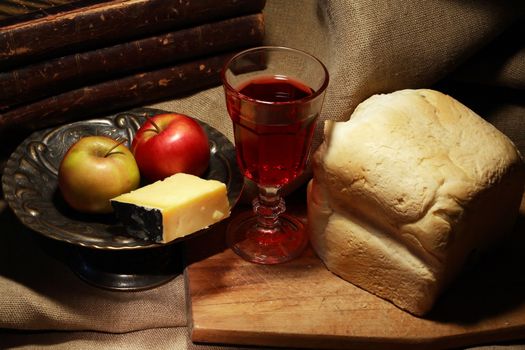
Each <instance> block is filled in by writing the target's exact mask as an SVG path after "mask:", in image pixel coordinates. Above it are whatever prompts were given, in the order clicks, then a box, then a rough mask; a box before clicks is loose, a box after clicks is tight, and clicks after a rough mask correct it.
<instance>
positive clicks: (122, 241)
mask: <svg viewBox="0 0 525 350" xmlns="http://www.w3.org/2000/svg"><path fill="white" fill-rule="evenodd" d="M158 113H166V111H162V110H158V109H151V108H141V109H134V110H131V111H128V112H125V113H119V114H116V115H113V116H110V117H107V118H100V119H92V120H87V121H80V122H75V123H71V124H67V125H63V126H59V127H56V128H52V129H47V130H43V131H38V132H35V133H33V134H32V135H31V136H30V137H28V138H27V139H26V140H25V141H24V142H22V144H20V145H19V146H18V148H17V149H16V150H15V152H13V154H12V155H11V157H10V158H9V160H8V162H7V164H6V167H5V171H4V175H3V177H2V185H3V190H4V194H5V199H6V201H7V203H8V204H9V206H10V207H11V208H12V209H13V211H14V212H15V214H16V215H17V217H18V218H19V219H20V220H21V222H22V223H23V224H25V225H26V226H28V227H29V228H31V229H32V230H34V231H36V232H39V233H41V234H42V235H45V236H47V237H49V238H52V239H55V240H59V241H63V242H68V243H71V244H74V245H78V246H82V247H88V248H96V249H102V250H131V249H142V248H152V247H158V246H163V244H156V243H151V242H146V241H141V240H137V239H135V238H132V237H130V236H128V235H126V233H125V228H124V227H123V225H122V224H120V223H119V222H118V221H117V220H116V218H115V217H114V215H112V214H109V215H100V216H93V215H85V214H80V213H78V212H75V211H73V210H72V209H70V208H69V207H68V206H67V204H66V203H65V202H64V201H63V200H62V197H61V195H60V193H59V191H58V187H57V176H58V167H59V165H60V161H61V159H62V157H63V155H64V154H65V152H66V151H67V150H68V148H69V147H70V146H71V145H72V144H73V143H74V142H76V141H77V140H79V139H80V138H81V137H83V136H87V135H106V136H110V137H113V138H118V137H120V138H126V139H127V140H132V139H133V136H134V134H135V132H136V131H137V129H138V128H139V127H140V125H141V124H142V123H143V122H144V121H145V119H146V116H148V115H154V114H158ZM199 122H200V121H199ZM200 123H201V125H202V126H203V127H204V129H205V130H206V132H207V134H208V137H209V140H210V150H211V160H210V165H209V169H208V171H207V173H206V174H205V175H204V176H203V177H205V178H208V179H217V180H220V181H222V182H224V183H226V185H227V188H228V198H229V201H230V207H233V206H234V205H235V203H236V201H237V200H238V198H239V196H240V193H241V190H242V184H243V177H242V175H241V173H240V172H239V169H238V168H237V165H236V161H235V149H234V146H233V145H232V143H231V142H230V141H229V140H228V139H227V138H226V137H225V136H224V135H223V134H221V133H220V132H219V131H217V130H216V129H214V128H212V127H211V126H209V125H207V124H206V123H204V122H200ZM128 146H129V143H128Z"/></svg>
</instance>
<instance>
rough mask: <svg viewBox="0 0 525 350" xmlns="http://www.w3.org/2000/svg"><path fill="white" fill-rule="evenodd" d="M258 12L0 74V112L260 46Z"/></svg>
mask: <svg viewBox="0 0 525 350" xmlns="http://www.w3.org/2000/svg"><path fill="white" fill-rule="evenodd" d="M263 36H264V21H263V15H262V14H261V13H258V14H253V15H246V16H240V17H233V18H228V19H225V20H220V21H216V22H211V23H205V24H201V25H198V26H195V27H190V28H184V29H180V30H176V31H171V32H167V33H162V34H159V35H155V36H151V37H146V38H141V39H138V40H132V41H129V42H125V43H120V44H117V45H112V46H108V47H103V48H99V49H95V50H89V51H84V52H80V53H75V54H71V55H65V56H61V57H57V58H53V59H49V60H45V61H42V62H36V63H34V64H29V65H26V66H23V67H19V68H15V69H12V70H9V71H5V72H0V91H2V94H0V111H6V110H8V109H13V108H16V107H17V106H20V105H22V104H28V103H31V102H34V101H37V100H40V99H42V98H44V97H48V96H52V95H57V94H59V93H61V92H65V91H68V90H73V89H77V88H79V87H82V86H86V85H90V84H94V83H98V82H101V81H107V80H111V79H119V78H120V77H122V76H125V75H130V73H133V72H136V71H143V70H147V69H151V68H157V67H161V66H165V65H173V64H175V63H176V62H183V61H189V60H193V59H196V58H202V57H205V56H208V55H211V54H218V53H221V52H226V51H233V50H240V49H242V48H245V47H250V46H255V45H258V44H260V43H262V40H263Z"/></svg>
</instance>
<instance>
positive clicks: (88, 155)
mask: <svg viewBox="0 0 525 350" xmlns="http://www.w3.org/2000/svg"><path fill="white" fill-rule="evenodd" d="M139 183H140V172H139V169H138V166H137V163H136V162H135V158H134V157H133V154H132V153H131V151H130V150H129V149H128V148H127V147H126V146H125V145H123V144H122V142H119V141H116V140H114V139H112V138H109V137H106V136H86V137H83V138H81V139H80V140H79V141H77V142H76V143H74V144H73V145H72V146H71V147H70V148H69V149H68V151H67V152H66V154H65V155H64V157H63V158H62V161H61V163H60V167H59V169H58V186H59V189H60V192H61V194H62V196H63V198H64V200H65V201H66V202H67V203H68V204H69V205H70V206H71V207H72V208H73V209H76V210H78V211H80V212H84V213H110V212H111V211H112V210H113V209H112V207H111V203H110V201H109V200H110V199H111V198H114V197H116V196H118V195H120V194H122V193H126V192H129V191H131V190H134V189H136V188H137V187H138V186H139Z"/></svg>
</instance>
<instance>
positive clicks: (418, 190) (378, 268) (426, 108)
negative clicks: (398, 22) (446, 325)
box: [307, 89, 525, 316]
mask: <svg viewBox="0 0 525 350" xmlns="http://www.w3.org/2000/svg"><path fill="white" fill-rule="evenodd" d="M313 174H314V175H313V179H312V181H311V182H310V183H309V185H308V199H307V200H308V222H309V230H310V239H311V244H312V246H313V248H314V250H315V251H316V253H317V254H318V255H319V257H320V258H321V259H322V260H323V261H324V263H325V265H326V267H327V268H328V269H329V270H330V271H332V272H333V273H335V274H337V275H339V276H340V277H342V278H343V279H345V280H347V281H349V282H351V283H352V284H354V285H357V286H359V287H361V288H362V289H365V290H367V291H369V292H371V293H373V294H375V295H377V296H379V297H381V298H384V299H386V300H388V301H390V302H392V303H393V304H395V305H397V306H398V307H399V308H401V309H404V310H406V311H408V312H410V313H412V314H415V315H419V316H421V315H424V314H425V313H427V312H428V311H429V310H431V309H432V307H433V305H434V303H435V302H436V300H437V298H438V297H439V295H440V294H441V293H442V292H443V290H444V289H445V288H446V287H447V285H449V284H450V282H451V281H453V280H454V278H455V277H457V275H458V273H459V272H460V270H461V269H462V267H464V265H465V262H466V260H467V258H468V257H469V255H470V254H472V253H474V252H478V251H481V250H483V249H486V248H488V246H489V245H491V244H492V243H494V242H495V241H496V240H498V239H500V238H502V237H503V236H504V235H505V234H506V233H508V232H509V231H511V230H512V227H513V224H514V222H515V219H516V217H517V214H518V211H519V206H520V201H521V197H522V194H523V188H524V181H525V170H524V164H523V160H522V158H521V155H520V154H519V152H518V150H517V149H516V147H515V146H514V144H513V143H512V142H511V141H510V140H509V139H508V138H507V137H506V136H505V135H504V134H502V133H501V132H500V131H498V130H497V129H496V128H495V127H494V126H492V125H491V124H490V123H488V122H486V121H485V120H483V119H482V118H481V117H480V116H478V115H477V114H476V113H474V112H473V111H472V110H470V109H469V108H467V107H466V106H464V105H463V104H461V103H460V102H458V101H457V100H455V99H453V98H452V97H450V96H448V95H445V94H442V93H440V92H437V91H434V90H427V89H421V90H400V91H396V92H394V93H390V94H381V95H374V96H372V97H370V98H369V99H367V100H366V101H364V102H362V103H361V104H360V105H359V106H358V107H357V108H356V110H355V111H354V113H353V114H352V116H351V118H350V120H349V121H347V122H331V121H327V122H325V130H324V141H323V143H322V144H321V146H320V147H319V148H318V149H317V150H316V152H315V153H314V157H313Z"/></svg>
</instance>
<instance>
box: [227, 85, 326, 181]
mask: <svg viewBox="0 0 525 350" xmlns="http://www.w3.org/2000/svg"><path fill="white" fill-rule="evenodd" d="M238 89H239V92H240V93H241V94H242V95H244V96H246V97H248V98H250V99H253V100H257V101H266V102H267V103H274V104H279V103H285V102H290V101H296V100H301V99H303V98H305V97H308V96H310V95H312V93H313V92H314V91H313V89H312V88H310V87H308V86H307V85H305V84H303V83H301V82H299V81H297V80H294V79H291V78H288V77H285V76H262V77H257V78H254V79H252V80H249V81H248V82H246V83H244V84H243V85H242V86H240V87H238ZM229 105H231V106H233V108H232V110H231V111H230V113H231V118H232V121H233V125H234V135H235V143H236V145H237V148H238V149H237V162H238V164H239V166H240V167H241V169H242V170H243V172H244V175H245V176H246V177H248V178H249V179H250V180H252V181H254V182H256V183H258V184H260V185H263V186H279V187H280V186H283V185H285V184H287V183H289V182H291V181H292V180H294V179H295V178H296V177H297V176H298V175H300V174H301V173H302V171H303V170H304V167H305V165H306V162H307V157H308V154H309V147H310V144H311V139H312V136H313V132H314V127H315V120H316V118H317V115H316V114H315V113H314V114H312V115H310V116H307V117H306V118H305V116H304V115H303V112H304V110H302V109H301V107H300V106H299V107H298V106H294V105H288V106H285V105H284V104H283V107H282V108H281V109H280V110H279V112H280V113H282V116H277V115H272V116H269V117H268V118H267V119H268V123H264V124H263V123H260V120H261V119H262V118H261V116H259V115H257V113H260V111H259V110H258V109H256V108H254V109H247V110H246V111H243V112H241V111H240V110H239V109H237V108H235V107H234V106H235V104H234V103H232V101H230V103H229ZM255 120H257V121H258V122H257V123H256V122H254V121H255ZM274 120H275V122H274ZM279 121H280V122H279Z"/></svg>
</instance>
